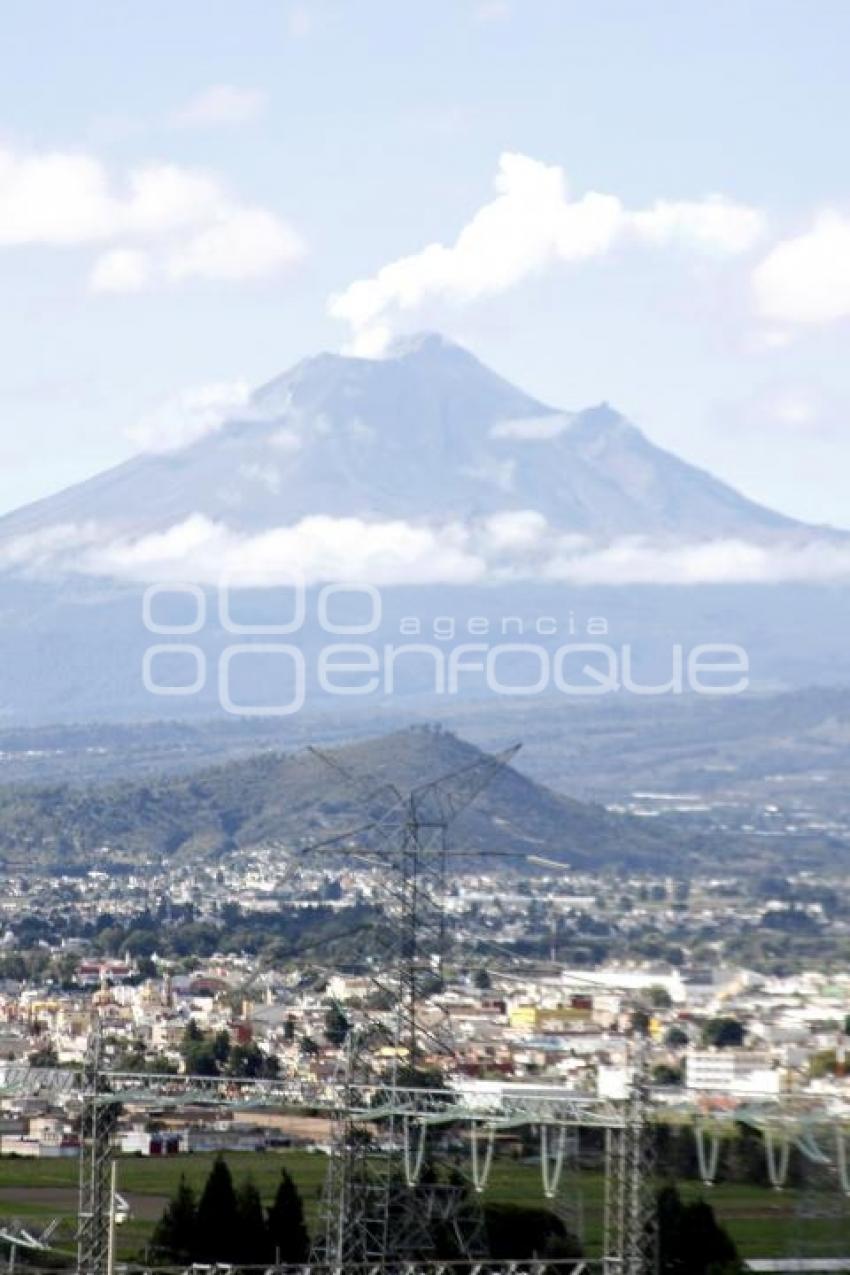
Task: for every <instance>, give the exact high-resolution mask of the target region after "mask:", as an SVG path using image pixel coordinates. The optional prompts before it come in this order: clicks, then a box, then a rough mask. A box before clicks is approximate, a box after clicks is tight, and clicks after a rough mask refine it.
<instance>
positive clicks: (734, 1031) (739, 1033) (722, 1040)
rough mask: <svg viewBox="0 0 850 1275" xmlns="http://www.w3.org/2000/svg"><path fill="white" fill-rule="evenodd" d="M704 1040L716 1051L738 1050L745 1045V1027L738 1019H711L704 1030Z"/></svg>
mask: <svg viewBox="0 0 850 1275" xmlns="http://www.w3.org/2000/svg"><path fill="white" fill-rule="evenodd" d="M702 1039H703V1043H704V1044H706V1045H713V1046H714V1047H715V1048H716V1049H737V1048H740V1046H741V1045H743V1043H744V1025H743V1023H739V1022H738V1020H737V1018H710V1019H709V1020H708V1022H707V1023H706V1024H705V1026H704V1027H703V1029H702Z"/></svg>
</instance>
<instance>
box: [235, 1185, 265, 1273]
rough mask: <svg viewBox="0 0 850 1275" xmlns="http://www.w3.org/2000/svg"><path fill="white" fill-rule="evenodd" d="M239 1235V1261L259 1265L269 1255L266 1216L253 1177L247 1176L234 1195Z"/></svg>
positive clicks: (248, 1264) (247, 1264)
mask: <svg viewBox="0 0 850 1275" xmlns="http://www.w3.org/2000/svg"><path fill="white" fill-rule="evenodd" d="M236 1216H237V1225H238V1235H239V1261H240V1262H241V1263H244V1264H245V1265H246V1266H259V1265H261V1264H262V1263H263V1262H267V1261H268V1260H269V1258H270V1256H273V1254H271V1255H270V1253H269V1240H268V1231H267V1228H266V1218H265V1214H264V1213H263V1205H262V1201H261V1200H260V1193H259V1191H258V1190H257V1187H256V1184H255V1183H254V1180H253V1178H251V1177H247V1178H246V1179H245V1181H244V1182H243V1183H242V1185H241V1186H240V1188H239V1191H238V1192H237V1195H236Z"/></svg>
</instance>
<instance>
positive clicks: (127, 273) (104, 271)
mask: <svg viewBox="0 0 850 1275" xmlns="http://www.w3.org/2000/svg"><path fill="white" fill-rule="evenodd" d="M149 278H150V260H149V258H148V255H147V253H145V252H140V251H139V250H138V249H137V248H112V249H110V251H109V252H105V253H103V255H102V256H100V257H98V259H97V261H96V262H95V264H94V269H93V270H92V272H91V278H90V280H89V283H90V286H91V289H92V292H140V291H141V290H142V289H143V288H145V287H146V286H147V284H148V280H149Z"/></svg>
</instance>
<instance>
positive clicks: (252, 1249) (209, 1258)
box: [150, 1156, 310, 1266]
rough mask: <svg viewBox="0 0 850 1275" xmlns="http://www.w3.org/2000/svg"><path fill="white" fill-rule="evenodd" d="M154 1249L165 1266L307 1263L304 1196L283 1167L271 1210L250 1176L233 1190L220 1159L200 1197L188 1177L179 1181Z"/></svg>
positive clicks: (154, 1237)
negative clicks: (190, 1184) (302, 1197)
mask: <svg viewBox="0 0 850 1275" xmlns="http://www.w3.org/2000/svg"><path fill="white" fill-rule="evenodd" d="M150 1247H151V1253H152V1255H153V1256H154V1257H155V1259H156V1260H157V1261H158V1262H163V1263H166V1264H169V1263H175V1264H180V1265H182V1264H188V1263H190V1262H203V1263H213V1262H224V1263H231V1264H239V1265H244V1266H254V1265H258V1266H259V1265H262V1264H265V1263H268V1264H271V1263H289V1264H292V1265H295V1264H298V1263H300V1262H306V1260H307V1258H308V1256H309V1251H310V1240H309V1236H308V1234H307V1227H306V1225H305V1222H304V1206H303V1203H302V1200H301V1196H300V1195H299V1193H298V1190H297V1188H296V1186H295V1184H294V1182H293V1181H292V1178H291V1177H290V1176H289V1174H288V1173H287V1171H286V1169H281V1174H280V1181H279V1183H278V1187H277V1191H276V1193H275V1197H274V1200H273V1202H272V1204H271V1207H270V1208H264V1207H263V1203H262V1200H261V1198H260V1193H259V1191H258V1190H257V1187H256V1185H255V1183H254V1181H253V1180H252V1178H251V1177H250V1176H249V1177H246V1178H244V1179H243V1180H242V1182H240V1183H239V1185H238V1186H235V1185H234V1182H233V1178H232V1176H231V1173H230V1169H229V1168H228V1166H227V1162H226V1161H225V1160H224V1159H223V1158H222V1157H221V1156H219V1158H218V1159H217V1160H216V1161H215V1163H214V1165H213V1167H212V1169H211V1170H210V1174H209V1177H208V1178H207V1181H206V1185H205V1186H204V1189H203V1191H202V1192H201V1195H200V1198H199V1199H196V1197H195V1193H194V1191H193V1190H192V1188H191V1187H190V1186H189V1185H188V1183H187V1182H186V1179H185V1178H181V1179H180V1185H179V1186H178V1188H177V1191H176V1193H175V1195H174V1197H173V1199H172V1200H171V1201H170V1202H169V1204H168V1205H167V1206H166V1209H165V1212H164V1213H163V1215H162V1217H161V1218H160V1220H159V1222H158V1223H157V1225H156V1228H155V1229H154V1232H153V1235H152V1237H151V1245H150Z"/></svg>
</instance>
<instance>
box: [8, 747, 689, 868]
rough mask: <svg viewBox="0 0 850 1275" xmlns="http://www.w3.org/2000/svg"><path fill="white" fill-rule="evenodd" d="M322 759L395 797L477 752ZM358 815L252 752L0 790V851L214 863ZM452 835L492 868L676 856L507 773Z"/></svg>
mask: <svg viewBox="0 0 850 1275" xmlns="http://www.w3.org/2000/svg"><path fill="white" fill-rule="evenodd" d="M333 756H334V757H336V758H337V759H338V760H339V762H340V763H342V765H343V766H344V767H346V768H348V769H349V770H352V771H355V772H357V773H361V774H364V775H373V776H375V777H377V778H378V779H380V780H381V781H386V780H392V781H393V782H394V783H396V784H397V785H398V787H399V788H401V789H403V790H405V789H409V788H411V787H413V786H417V785H420V784H423V783H426V782H429V781H430V780H433V779H436V778H438V777H440V776H442V775H444V774H447V773H448V772H451V771H454V770H456V769H458V768H461V767H464V766H469V765H471V764H472V763H474V762H475V761H476V759H478V758H480V757H481V756H482V754H481V753H480V752H479V751H478V749H476V748H475V747H474V746H473V745H471V744H469V743H466V742H465V741H463V740H461V739H459V738H458V737H457V736H455V735H453V734H451V733H449V732H447V731H443V730H440V729H436V728H423V727H415V728H412V729H410V730H406V731H400V732H396V733H394V734H391V735H386V736H383V737H380V738H377V739H371V740H366V741H363V742H359V743H355V744H351V745H347V746H345V747H342V748H338V749H336V750H335V751H334V754H333ZM362 820H363V809H362V806H360V805H359V801H358V798H357V796H356V794H355V793H354V792H353V791H352V789H351V787H350V786H349V785H347V784H346V783H345V782H344V781H343V780H342V779H341V778H340V777H339V775H338V774H337V773H336V772H335V771H334V769H333V768H332V767H330V766H328V765H327V764H326V763H324V762H323V761H321V760H320V759H319V758H318V757H316V756H315V755H313V754H312V753H310V752H298V753H293V754H288V755H281V754H273V753H263V754H261V755H259V756H256V757H252V758H249V759H247V760H240V761H235V762H231V763H228V764H226V765H223V766H217V767H214V768H210V769H205V770H201V771H198V772H196V773H194V774H191V775H188V776H168V777H164V778H162V779H158V780H147V781H144V782H139V781H135V782H132V783H129V782H124V783H112V784H109V785H107V786H102V787H90V788H79V787H73V786H70V785H53V786H50V787H46V786H39V787H33V786H25V787H24V786H7V787H4V788H0V853H2V855H3V856H4V857H5V858H6V860H7V862H15V863H29V864H31V865H32V866H33V867H36V866H38V865H39V864H42V865H43V864H47V863H51V864H62V863H71V862H76V863H77V864H80V865H83V864H85V863H87V862H89V861H91V859H92V857H93V856H94V855H95V854H96V852H97V851H98V850H101V849H102V848H103V847H108V848H109V849H110V850H111V851H112V852H114V853H116V854H119V855H127V854H130V855H132V854H134V853H138V854H139V855H140V857H141V856H143V855H144V856H148V855H150V854H152V853H153V854H157V855H164V856H173V855H179V856H180V857H181V858H186V857H191V856H194V855H201V856H204V857H213V858H214V857H216V856H219V855H222V854H225V853H228V852H230V851H233V850H236V849H239V848H247V847H251V846H254V845H260V844H262V843H263V842H268V841H270V840H275V841H281V842H284V843H286V844H288V845H290V846H293V847H297V846H299V845H304V844H305V843H308V842H309V841H311V840H314V839H316V838H317V837H319V836H321V835H329V834H331V833H335V832H337V831H343V830H345V829H346V828H348V827H350V826H354V825H356V824H357V823H358V822H362ZM452 839H453V845H454V847H455V848H456V850H457V851H458V852H462V851H464V850H465V851H468V852H470V853H475V854H480V853H481V852H485V851H492V852H494V863H495V862H501V863H502V864H506V863H508V862H509V859H506V858H505V856H513V855H515V856H516V857H517V861H518V862H527V856H529V855H538V856H543V857H546V858H552V859H557V860H558V861H560V862H563V863H567V864H572V865H575V866H577V867H578V866H588V867H590V866H594V867H602V866H604V865H606V864H621V865H630V866H635V867H637V866H643V867H664V866H668V867H672V866H673V860H674V859H675V858H676V856H677V853H678V852H677V849H676V847H671V846H670V845H669V844H668V843H667V842H666V840H665V839H664V838H662V837H661V836H660V835H659V834H658V833H657V832H656V831H655V829H654V828H649V827H648V826H647V825H646V824H645V823H643V822H641V821H639V820H636V819H630V818H628V817H625V816H621V815H615V814H610V813H608V812H607V811H605V810H603V809H602V808H601V807H599V806H594V805H588V804H584V803H581V802H577V801H573V800H571V799H569V798H567V797H564V796H561V795H559V794H556V793H554V792H553V791H552V790H551V789H548V788H545V787H543V786H541V785H539V784H536V783H534V782H533V781H532V780H530V779H528V778H526V777H525V776H524V775H522V774H521V773H520V772H519V771H517V770H515V769H513V768H510V767H507V768H504V769H502V770H500V771H499V772H497V774H496V776H495V777H494V779H493V781H492V783H491V784H490V785H489V787H488V788H487V789H486V790H485V791H483V792H482V793H481V794H480V795H479V796H478V797H477V799H476V801H475V802H474V804H472V805H471V806H470V807H469V808H468V809H466V810H465V811H464V813H463V814H462V815H461V816H460V817H459V818H458V820H457V821H456V824H455V826H454V828H453V833H452ZM495 856H497V857H495Z"/></svg>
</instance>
